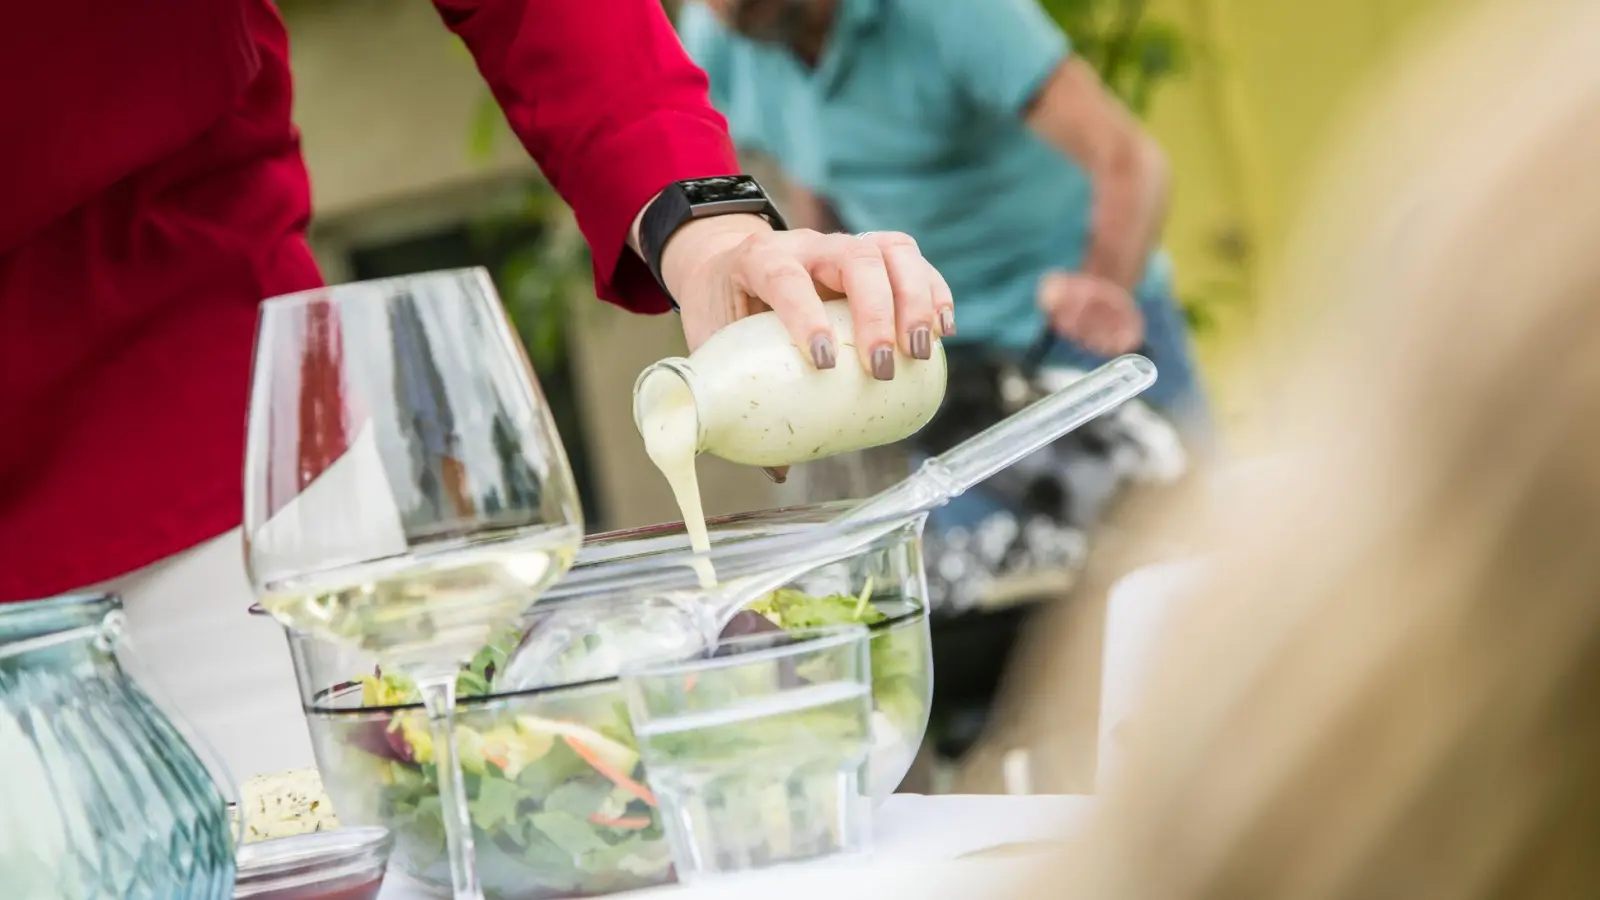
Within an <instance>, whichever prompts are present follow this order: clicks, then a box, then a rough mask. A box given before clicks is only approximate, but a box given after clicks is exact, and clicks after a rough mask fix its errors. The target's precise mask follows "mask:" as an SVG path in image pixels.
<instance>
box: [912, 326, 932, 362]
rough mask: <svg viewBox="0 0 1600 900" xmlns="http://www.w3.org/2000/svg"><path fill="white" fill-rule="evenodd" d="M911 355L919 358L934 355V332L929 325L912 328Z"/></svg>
mask: <svg viewBox="0 0 1600 900" xmlns="http://www.w3.org/2000/svg"><path fill="white" fill-rule="evenodd" d="M911 355H912V356H914V357H916V358H917V359H927V358H928V357H930V356H932V355H933V333H932V332H931V331H930V330H929V329H928V326H926V325H922V326H918V327H916V328H913V329H911Z"/></svg>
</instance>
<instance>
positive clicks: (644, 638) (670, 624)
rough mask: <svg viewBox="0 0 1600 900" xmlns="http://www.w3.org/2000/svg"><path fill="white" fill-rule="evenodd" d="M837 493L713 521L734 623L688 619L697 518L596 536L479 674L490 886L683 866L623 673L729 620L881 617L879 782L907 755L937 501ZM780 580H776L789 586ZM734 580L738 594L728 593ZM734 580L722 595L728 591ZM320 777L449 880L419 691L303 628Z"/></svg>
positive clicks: (475, 784) (414, 874)
mask: <svg viewBox="0 0 1600 900" xmlns="http://www.w3.org/2000/svg"><path fill="white" fill-rule="evenodd" d="M846 508H847V507H844V506H839V505H823V506H814V507H800V508H793V509H785V510H772V511H766V512H760V513H750V514H742V515H736V516H729V517H725V518H721V519H715V520H712V521H711V522H710V523H709V525H710V528H711V533H712V542H713V546H712V550H711V552H710V553H709V554H707V555H706V557H703V558H707V559H709V560H710V563H711V564H712V565H713V566H714V567H715V569H716V574H717V576H718V578H719V580H720V582H721V585H722V588H727V587H728V586H735V588H736V590H735V591H734V593H737V587H738V586H744V587H745V588H748V589H749V591H750V592H751V593H750V595H749V597H748V599H747V602H745V603H744V608H743V611H741V612H738V614H737V615H734V616H732V617H731V618H728V617H727V616H725V615H722V614H720V613H718V614H717V615H715V616H712V617H711V618H706V617H697V616H695V615H692V614H691V615H685V612H686V610H689V611H691V612H693V611H694V607H695V605H696V604H699V603H706V604H707V605H708V606H709V605H710V604H709V602H708V601H707V599H706V598H707V592H706V591H705V590H703V589H701V588H700V587H699V585H700V582H699V580H698V578H699V575H698V573H697V570H696V569H695V568H694V566H692V565H690V562H691V560H692V559H693V558H694V557H693V555H692V554H691V553H690V551H689V549H688V539H687V537H686V536H685V534H684V531H683V529H682V526H681V525H664V526H653V527H648V528H641V529H636V530H632V531H626V532H616V533H612V534H606V535H599V536H595V537H592V538H590V539H589V540H588V541H587V542H586V543H585V545H584V548H583V550H582V552H581V553H580V554H579V557H578V561H577V564H576V565H575V566H574V568H573V570H572V571H571V573H569V575H568V577H567V578H566V579H565V580H564V581H563V582H562V583H560V584H559V585H557V586H556V587H555V588H554V589H553V590H551V591H550V592H548V593H547V594H546V595H545V597H544V599H542V600H541V601H540V602H539V603H538V604H537V605H536V606H534V607H533V609H532V610H531V611H530V612H529V613H528V614H527V615H526V616H525V617H524V618H523V619H522V621H520V622H519V623H518V624H517V626H516V627H515V628H509V629H507V630H506V632H505V633H504V634H503V635H501V636H500V637H499V638H497V639H496V640H495V641H493V642H491V643H490V644H489V645H488V646H486V647H484V648H483V649H482V650H481V651H480V652H479V653H478V655H477V657H476V658H474V659H473V661H472V662H471V664H469V666H468V667H467V668H466V669H465V670H463V672H462V674H461V680H460V682H459V687H460V694H461V701H460V709H459V711H458V713H457V717H456V727H457V739H458V742H459V747H460V755H461V761H462V765H463V767H464V769H465V770H466V779H467V793H468V795H469V798H470V808H471V814H472V820H473V821H472V824H473V830H474V839H475V842H476V847H477V856H478V867H479V873H480V878H481V880H482V883H483V888H484V892H485V894H486V895H487V896H488V897H489V898H491V900H524V898H530V900H531V898H538V900H543V898H550V897H565V896H583V895H594V894H603V893H610V892H614V891H622V890H630V889H634V888H640V887H646V886H650V885H654V884H660V883H664V882H668V881H671V880H672V877H673V873H672V867H671V860H670V858H669V850H668V847H667V844H666V841H665V839H664V836H663V833H662V829H661V822H660V818H659V815H658V813H657V809H656V802H655V797H654V795H653V794H652V792H651V791H650V788H649V777H648V773H647V772H645V771H644V768H643V766H642V765H641V763H640V758H639V753H638V751H637V747H636V742H635V740H634V736H633V730H632V727H631V725H630V723H629V721H628V716H627V710H626V705H625V703H624V700H623V696H622V692H621V687H620V684H619V681H618V677H617V676H618V673H619V672H620V671H621V669H622V668H623V667H624V666H626V665H628V664H630V663H634V662H638V661H641V660H643V659H649V658H657V657H661V656H663V655H672V654H674V653H682V654H689V653H693V652H695V651H697V650H699V649H701V648H703V647H704V646H705V639H704V636H703V635H702V634H699V633H697V632H696V629H695V628H687V627H686V623H688V622H696V621H698V622H702V623H703V622H706V621H715V622H718V623H720V624H719V626H718V627H720V628H721V634H722V635H724V636H732V635H735V634H749V633H752V632H760V631H776V630H779V629H790V630H799V629H812V628H816V627H818V626H826V625H837V624H846V623H860V624H863V625H865V626H866V627H868V628H869V629H870V631H871V659H872V679H873V707H874V712H873V717H872V720H873V721H872V725H873V728H872V731H873V734H872V739H873V749H872V753H871V761H870V779H871V790H872V793H873V795H874V798H875V799H877V800H879V801H881V800H882V799H884V798H886V797H887V796H888V795H889V794H891V793H892V792H893V791H894V789H895V788H896V787H897V786H898V785H899V783H900V781H901V779H902V778H904V776H905V774H906V771H907V770H908V769H909V768H910V766H911V763H912V761H913V759H914V758H915V756H916V754H917V750H918V748H919V747H920V745H921V743H922V738H923V734H924V732H925V731H926V730H927V725H928V713H929V704H930V701H931V699H932V692H933V673H932V655H931V650H930V644H929V633H928V621H927V615H926V609H925V604H924V598H925V596H926V580H925V577H924V573H923V567H922V552H921V535H922V526H923V522H924V520H925V519H926V510H917V511H915V512H911V513H901V514H898V515H896V516H894V517H886V518H879V519H866V520H860V519H858V520H852V521H850V522H848V523H842V522H840V521H838V520H837V517H838V516H839V514H840V512H841V511H843V510H844V509H846ZM775 582H776V583H775ZM719 590H721V588H719ZM728 596H730V594H729V593H728V592H727V591H726V590H722V593H720V594H717V598H718V600H719V602H720V601H722V600H725V599H726V598H727V597H728ZM289 643H290V648H291V652H292V656H293V659H294V665H295V674H296V677H297V679H298V681H299V685H300V690H301V695H302V700H303V703H304V706H305V710H306V716H307V720H308V724H309V727H310V731H311V737H312V741H313V745H314V747H315V750H316V757H317V765H318V768H319V770H320V771H321V774H322V780H323V783H324V785H325V786H326V789H327V791H328V793H329V796H330V798H331V800H332V801H333V804H334V808H335V810H336V811H337V813H338V815H339V818H340V821H341V822H342V823H343V824H345V825H359V826H381V827H384V828H387V829H389V830H390V831H391V832H392V833H393V834H394V839H395V843H394V850H393V855H392V861H393V863H394V864H395V865H396V866H397V867H398V868H399V869H400V871H402V872H403V873H405V874H406V875H408V876H410V877H411V878H413V879H416V880H418V881H421V882H422V883H423V884H425V885H428V886H431V887H433V888H435V889H438V890H447V889H448V887H449V884H450V873H449V870H448V866H447V859H446V856H445V844H444V826H443V821H442V817H441V815H440V807H439V797H438V785H437V781H436V777H435V774H434V769H433V765H432V762H433V747H432V741H431V739H430V737H429V733H428V724H427V716H426V713H425V712H424V710H423V709H422V706H421V704H420V702H418V699H417V695H416V693H415V691H414V689H413V688H412V686H411V685H409V684H407V683H406V682H405V680H404V679H403V678H401V677H400V676H399V675H398V674H395V673H387V672H382V671H380V670H379V669H378V668H377V666H376V659H375V658H374V657H372V656H369V655H366V654H364V653H362V652H361V651H359V650H354V649H352V648H349V647H346V646H344V645H341V644H336V643H334V642H331V641H327V640H324V639H322V638H318V637H317V636H315V635H313V634H311V633H308V632H298V631H294V632H290V634H289Z"/></svg>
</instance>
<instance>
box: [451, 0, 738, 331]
mask: <svg viewBox="0 0 1600 900" xmlns="http://www.w3.org/2000/svg"><path fill="white" fill-rule="evenodd" d="M434 3H435V6H437V7H438V9H439V13H440V15H441V16H442V17H443V18H444V21H445V24H446V25H448V26H449V28H450V30H451V31H453V32H455V33H456V34H457V35H459V36H460V37H461V39H462V40H463V41H464V42H466V45H467V47H468V49H469V50H471V51H472V55H473V56H474V57H475V58H476V59H477V62H478V69H479V71H480V72H482V74H483V77H484V79H485V80H486V81H487V82H488V83H489V87H490V89H491V90H492V91H493V92H494V96H495V99H496V100H498V101H499V103H500V106H501V108H502V109H503V110H505V113H506V118H507V120H508V121H509V122H510V125H511V128H512V130H513V131H514V132H515V133H516V135H517V137H518V138H519V139H520V140H521V141H522V144H523V146H524V147H526V148H527V150H528V152H529V153H530V154H531V155H532V156H533V158H534V160H535V161H536V162H537V163H538V164H539V168H540V169H541V170H542V171H543V172H544V174H545V177H546V178H548V179H549V180H550V183H551V185H552V186H554V187H555V189H556V191H557V192H558V193H559V194H560V195H561V196H562V198H563V199H565V200H566V201H567V203H568V204H569V205H571V206H572V208H573V211H574V213H575V214H576V216H577V220H578V225H579V227H580V228H581V229H582V231H583V234H584V237H585V238H586V239H587V240H588V242H589V246H590V248H591V250H592V251H593V255H594V271H595V289H596V292H597V293H598V294H599V295H600V296H601V297H603V298H605V299H607V300H610V301H613V302H616V303H620V304H622V305H624V306H627V307H629V308H630V309H634V310H637V311H639V312H664V311H666V310H668V309H669V308H670V304H669V303H668V301H667V297H666V295H665V294H664V293H662V291H661V290H660V288H659V287H658V286H657V285H656V283H655V279H654V278H652V277H651V275H650V271H649V269H648V268H647V267H646V266H645V265H644V263H643V261H642V260H640V259H639V257H638V256H637V255H636V254H634V253H632V252H628V250H627V247H628V245H629V243H630V237H631V233H632V230H633V226H634V223H635V221H636V220H637V218H638V216H639V214H640V213H641V211H642V210H643V209H644V207H645V205H646V204H647V203H648V202H649V201H650V200H651V198H653V197H655V196H656V194H658V193H660V191H661V190H662V189H663V188H665V187H666V186H667V185H669V184H671V183H672V182H674V181H680V180H683V179H688V178H702V177H707V176H712V175H729V174H734V173H737V172H738V171H739V164H738V160H737V158H736V157H735V155H734V152H733V146H732V143H731V142H730V140H729V138H728V132H727V125H726V123H725V122H724V120H723V118H722V116H721V115H719V114H718V113H717V112H716V111H715V110H714V109H712V107H711V103H710V101H709V99H708V98H707V85H706V77H705V74H704V73H703V72H701V70H700V69H699V68H698V67H696V66H695V65H694V63H692V62H690V61H689V58H688V56H687V55H686V54H685V53H684V51H683V48H682V46H681V45H680V44H679V43H678V38H677V35H676V34H675V33H674V32H673V29H672V24H671V22H669V21H668V20H667V16H666V13H665V11H664V10H663V9H662V7H661V3H660V0H543V2H539V3H533V2H530V0H434ZM724 218H727V219H734V218H740V219H743V218H749V219H751V220H752V221H751V222H750V223H749V230H750V231H752V232H754V231H759V230H760V229H761V226H762V223H761V221H760V220H759V219H758V218H757V217H754V216H751V217H732V216H729V217H724ZM721 224H722V226H723V227H728V226H732V225H734V224H735V223H733V222H724V223H721Z"/></svg>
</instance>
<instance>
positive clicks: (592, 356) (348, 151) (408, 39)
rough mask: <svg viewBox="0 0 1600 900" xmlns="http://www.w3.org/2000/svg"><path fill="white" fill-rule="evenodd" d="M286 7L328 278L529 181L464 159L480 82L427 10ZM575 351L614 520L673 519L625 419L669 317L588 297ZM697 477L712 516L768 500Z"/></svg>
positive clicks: (756, 478) (743, 487) (662, 342)
mask: <svg viewBox="0 0 1600 900" xmlns="http://www.w3.org/2000/svg"><path fill="white" fill-rule="evenodd" d="M281 8H282V10H283V13H284V17H285V19H286V20H287V22H288V24H289V31H290V37H291V41H292V48H291V54H292V61H293V65H294V72H295V77H296V101H295V118H296V121H297V122H299V124H300V128H301V130H302V132H303V133H304V138H305V151H306V159H307V161H308V163H309V165H310V167H311V177H312V190H313V194H314V198H315V203H316V210H317V218H316V223H315V225H314V227H313V242H314V244H315V246H316V250H317V253H318V257H319V258H320V259H321V260H322V263H323V268H324V272H325V274H326V276H327V277H328V279H329V280H330V281H343V280H348V278H349V271H348V268H347V266H346V264H345V262H344V258H343V257H344V253H345V252H346V251H347V250H348V248H350V247H352V246H355V245H359V244H362V243H366V242H370V241H375V240H397V239H401V238H404V237H407V236H410V235H417V234H424V233H427V232H429V231H432V230H436V229H439V228H443V227H448V226H450V225H452V224H455V223H459V222H460V221H462V220H464V219H470V218H472V217H474V216H475V215H477V214H480V213H482V212H484V211H485V210H487V209H489V208H491V207H492V206H493V205H494V204H496V203H500V202H504V200H505V198H506V196H507V195H508V193H512V192H511V191H509V190H508V188H509V187H510V186H511V185H512V184H514V182H515V181H516V180H518V179H520V178H524V177H526V176H527V175H528V174H529V173H531V172H532V171H533V167H532V165H531V164H530V163H529V162H528V160H527V157H526V156H525V155H524V154H523V153H522V151H521V148H520V147H518V146H517V145H516V144H515V142H512V141H500V142H499V143H498V144H497V147H496V151H495V153H494V154H493V155H492V157H491V158H490V159H488V160H484V159H480V158H477V157H476V156H475V155H474V154H473V153H472V152H471V151H470V141H469V135H470V133H471V130H472V127H473V116H474V111H475V109H476V108H477V104H478V102H479V100H480V98H481V97H482V96H483V95H484V87H483V82H482V81H481V80H480V79H479V78H478V74H477V70H476V68H475V67H474V65H473V62H472V59H471V57H470V56H468V55H467V53H466V51H465V50H464V49H463V48H462V47H461V46H460V45H459V43H458V42H457V41H456V40H455V38H454V37H452V36H451V35H450V33H449V32H448V31H446V30H445V28H444V26H443V25H442V24H441V23H440V22H439V18H438V15H437V14H436V13H435V12H434V10H433V7H432V6H431V5H430V4H426V3H399V2H389V0H338V2H329V0H283V2H282V4H281ZM573 341H574V350H575V354H574V356H575V365H576V366H577V376H578V383H579V391H580V397H579V399H580V402H581V404H582V409H583V416H584V422H585V427H586V429H587V432H588V433H587V435H586V437H587V439H588V440H587V443H588V446H589V450H590V453H591V455H592V456H593V460H592V462H593V463H594V471H595V473H596V476H597V479H598V481H599V485H598V487H599V490H600V492H601V495H602V496H601V498H600V499H601V502H602V503H603V504H604V506H605V508H606V510H607V511H608V513H609V514H610V516H611V521H612V523H613V524H616V525H618V526H631V525H640V524H648V523H653V522H662V521H675V520H677V519H678V518H680V516H679V515H678V512H677V507H676V506H675V504H674V503H673V501H672V495H671V492H670V491H669V490H668V489H667V487H666V484H665V482H664V481H663V480H662V479H661V477H660V476H659V475H658V474H657V473H656V471H655V469H654V468H653V467H652V466H651V464H650V461H649V459H648V458H647V457H646V456H645V454H644V449H643V446H642V445H641V443H640V441H639V437H638V434H637V432H636V431H635V430H634V427H633V420H632V415H631V413H630V406H631V403H630V401H631V396H632V387H633V381H634V378H635V377H636V376H637V375H638V373H639V370H640V369H642V368H644V366H645V365H647V364H649V363H651V362H654V361H655V360H657V359H660V358H661V357H664V356H672V355H677V354H681V353H682V352H683V349H684V348H683V336H682V332H681V331H679V330H678V327H677V322H676V320H675V319H674V318H673V317H670V316H659V317H645V316H633V315H629V314H627V313H624V312H622V311H620V310H617V309H613V308H611V307H609V306H607V305H606V304H603V303H600V302H599V301H598V300H594V301H592V304H590V305H588V306H585V307H584V308H583V314H582V315H580V316H578V317H577V323H576V325H575V327H574V334H573ZM700 477H701V484H702V487H703V490H704V492H705V503H706V509H707V511H708V512H710V513H720V512H734V511H739V510H746V509H761V508H765V507H768V506H772V505H773V504H774V492H773V490H772V489H771V487H770V486H769V485H768V483H767V482H766V480H765V478H763V477H762V476H761V475H760V474H759V473H756V472H752V471H749V470H746V469H743V468H742V467H736V466H732V465H729V464H727V463H723V462H721V461H720V460H709V459H707V460H702V461H701V468H700Z"/></svg>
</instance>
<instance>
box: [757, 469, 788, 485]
mask: <svg viewBox="0 0 1600 900" xmlns="http://www.w3.org/2000/svg"><path fill="white" fill-rule="evenodd" d="M761 471H762V472H763V473H764V474H765V475H766V476H767V478H769V479H771V480H772V483H773V484H783V483H784V482H785V481H788V480H789V467H788V466H781V467H778V468H772V469H762V470H761Z"/></svg>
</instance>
